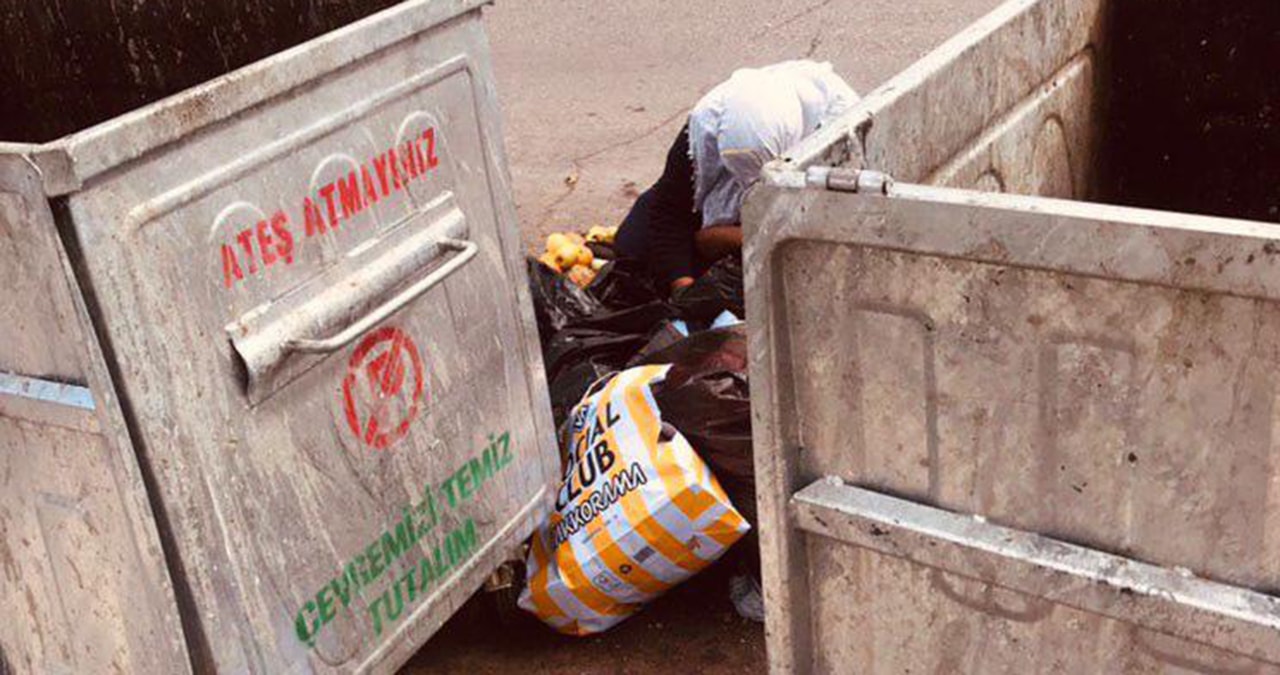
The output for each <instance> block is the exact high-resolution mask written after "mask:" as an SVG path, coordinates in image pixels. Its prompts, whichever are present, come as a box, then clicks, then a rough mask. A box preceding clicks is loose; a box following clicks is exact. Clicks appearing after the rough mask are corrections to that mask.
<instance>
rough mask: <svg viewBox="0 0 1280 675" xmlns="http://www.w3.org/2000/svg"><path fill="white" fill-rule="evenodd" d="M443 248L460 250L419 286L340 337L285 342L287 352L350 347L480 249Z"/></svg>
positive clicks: (448, 242) (470, 245)
mask: <svg viewBox="0 0 1280 675" xmlns="http://www.w3.org/2000/svg"><path fill="white" fill-rule="evenodd" d="M439 244H440V248H441V249H443V250H446V251H458V252H459V254H458V255H456V256H454V257H453V258H452V259H450V260H449V262H447V263H445V264H444V265H442V266H440V268H438V269H436V270H435V271H434V272H432V273H431V274H428V275H427V276H425V277H423V279H422V280H421V281H419V282H418V283H416V284H414V285H412V286H410V287H409V288H406V289H405V290H404V291H403V292H401V293H400V294H399V295H397V296H395V297H394V298H391V299H390V300H388V301H387V302H385V303H383V304H382V305H379V306H378V307H377V308H375V309H374V310H373V311H371V312H369V313H368V314H365V315H364V316H363V317H361V318H360V319H359V320H358V321H356V322H355V323H352V324H351V325H349V326H347V327H346V328H344V329H343V330H342V332H340V333H338V334H337V335H334V336H331V337H327V338H322V339H310V338H295V339H292V340H288V341H286V342H285V343H284V351H285V352H299V353H303V354H328V353H330V352H335V351H337V350H339V349H342V348H343V347H345V346H347V345H349V344H351V343H352V342H354V341H355V339H356V338H358V337H360V336H361V335H364V334H365V333H367V332H369V329H371V328H373V327H374V326H376V325H378V324H380V323H382V322H383V321H385V320H386V319H387V318H388V317H390V316H391V315H392V314H395V313H396V312H398V311H400V310H402V309H404V308H405V306H406V305H408V304H409V303H411V302H413V301H414V300H417V299H418V298H419V297H420V296H421V295H422V294H423V293H426V292H427V291H429V290H431V289H432V288H434V287H435V286H437V285H439V284H440V282H442V281H444V280H445V279H446V278H448V276H449V275H451V274H453V273H454V272H457V271H458V270H460V269H462V267H463V266H464V265H466V264H467V263H468V262H470V261H471V259H472V258H474V257H476V254H477V253H479V252H480V246H479V245H478V244H476V243H475V242H474V241H466V240H463V239H441V240H440V242H439Z"/></svg>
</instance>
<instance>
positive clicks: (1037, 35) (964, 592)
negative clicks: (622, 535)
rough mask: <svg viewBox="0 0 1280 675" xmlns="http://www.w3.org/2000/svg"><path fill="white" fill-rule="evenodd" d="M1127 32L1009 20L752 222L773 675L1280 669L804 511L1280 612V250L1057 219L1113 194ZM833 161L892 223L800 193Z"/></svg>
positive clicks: (957, 45)
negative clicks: (1105, 131) (932, 522)
mask: <svg viewBox="0 0 1280 675" xmlns="http://www.w3.org/2000/svg"><path fill="white" fill-rule="evenodd" d="M1105 10H1106V7H1105V3H1101V2H1098V1H1096V0H1017V1H1014V2H1009V3H1006V5H1004V6H1002V7H1001V8H999V9H997V10H996V11H995V12H993V13H992V15H990V16H989V17H987V18H985V19H983V20H981V21H979V22H978V23H977V24H975V25H974V26H973V27H971V28H970V29H968V30H967V31H965V32H964V33H962V34H961V35H959V36H957V38H956V39H955V40H954V41H953V42H951V43H949V44H947V45H944V46H943V47H941V48H940V49H939V50H938V51H937V52H935V53H934V54H932V55H930V56H929V57H926V58H925V59H924V60H922V61H921V62H920V63H918V64H917V65H915V66H913V67H912V68H910V69H908V70H907V71H905V72H904V73H903V75H902V76H900V77H899V78H896V79H895V80H892V81H891V82H889V83H888V84H886V85H885V86H884V87H882V88H881V89H880V90H877V91H876V92H873V93H871V94H870V95H868V97H867V98H866V99H865V100H864V101H863V102H862V104H861V105H860V106H859V107H858V108H856V109H855V110H853V111H852V112H851V113H850V114H849V116H848V117H846V118H845V119H844V120H842V121H841V122H840V123H837V124H833V125H831V127H829V128H828V129H827V130H826V131H824V132H821V133H820V135H819V137H818V138H815V139H811V140H810V141H807V142H806V143H804V144H802V145H801V146H800V147H798V148H796V149H795V150H794V151H793V152H792V153H791V155H792V158H791V160H790V161H789V162H780V163H778V164H776V165H775V166H773V167H771V175H770V176H769V182H770V183H771V184H770V185H767V186H762V187H761V188H758V189H757V190H756V191H755V192H754V193H753V194H752V195H751V197H750V198H749V200H748V208H747V210H746V219H745V223H746V226H747V227H748V228H749V236H748V247H747V297H748V302H749V304H750V309H749V311H750V313H752V316H754V317H757V318H758V321H757V322H756V323H754V324H753V326H752V364H753V369H754V370H755V372H754V373H753V378H752V379H753V383H754V386H753V392H752V394H753V403H754V405H753V414H754V416H755V427H754V428H755V429H756V436H755V441H756V452H757V474H758V476H759V480H760V481H761V487H760V495H761V509H762V515H761V517H762V524H761V535H762V553H763V557H764V561H765V586H766V589H765V590H766V599H767V606H768V607H769V611H770V616H769V637H770V644H769V650H770V663H771V667H772V669H773V671H774V672H779V673H782V672H886V673H888V672H906V671H908V670H910V671H911V672H922V671H927V672H1187V671H1191V672H1214V673H1217V672H1276V671H1277V664H1274V663H1264V662H1262V661H1259V660H1257V659H1256V658H1252V657H1248V656H1243V655H1241V654H1239V653H1226V652H1222V651H1215V650H1213V649H1210V648H1207V647H1204V646H1203V645H1199V644H1196V643H1193V642H1190V641H1187V640H1181V639H1174V638H1170V637H1169V636H1167V635H1158V634H1155V633H1152V632H1151V631H1149V630H1145V629H1143V627H1142V625H1141V623H1140V622H1137V623H1126V622H1120V621H1115V620H1113V619H1105V618H1103V617H1101V616H1098V615H1096V614H1091V613H1089V612H1084V611H1081V610H1079V609H1072V608H1068V607H1065V606H1063V605H1061V604H1057V603H1053V602H1048V601H1045V600H1043V599H1041V598H1037V597H1036V596H1034V595H1026V594H1019V593H1014V592H1012V591H1009V590H1007V589H1002V588H999V587H997V586H993V585H992V584H991V583H985V582H984V581H983V579H984V578H986V579H987V581H988V582H989V581H990V580H991V579H992V578H994V577H995V576H997V575H996V574H995V573H994V572H991V573H984V572H982V571H979V572H978V573H973V572H972V571H970V574H969V576H957V575H954V574H945V573H941V572H936V571H931V570H929V569H928V568H926V567H924V566H921V565H919V564H912V563H909V562H907V561H904V560H902V559H899V558H894V557H890V556H886V555H883V554H879V553H873V552H868V551H866V550H863V549H859V548H855V547H852V546H849V545H845V544H841V543H838V542H837V541H836V540H835V539H831V538H826V537H818V536H813V535H805V534H803V533H801V532H799V531H798V530H796V529H795V527H794V521H793V520H792V512H791V511H790V509H791V508H792V507H791V505H790V504H791V502H790V500H791V497H792V495H793V494H794V493H795V492H796V491H797V490H800V489H801V488H803V487H805V486H806V485H808V484H810V483H812V482H813V481H815V480H817V479H819V478H821V477H823V476H838V477H841V478H843V479H844V480H846V481H848V482H850V483H853V484H856V485H860V486H865V487H869V488H872V489H876V490H879V491H883V492H886V493H889V494H894V495H898V496H903V497H907V498H909V499H913V500H918V501H920V502H922V503H926V504H931V505H936V506H941V507H943V508H946V509H952V510H956V511H960V512H964V513H977V514H981V515H983V516H985V517H987V518H989V519H991V520H992V521H993V522H997V523H1000V524H1002V525H1007V526H1009V527H1013V528H1017V529H1019V530H1025V531H1028V532H1035V533H1041V534H1045V535H1048V536H1053V537H1057V538H1060V539H1063V540H1066V541H1070V542H1075V543H1079V544H1082V545H1085V546H1088V547H1092V548H1096V549H1098V550H1101V551H1107V552H1111V553H1115V554H1118V555H1120V556H1122V557H1126V558H1135V559H1139V560H1145V561H1149V562H1153V563H1156V564H1159V565H1163V566H1166V567H1169V568H1185V569H1188V570H1190V571H1191V572H1193V573H1195V574H1199V575H1203V576H1204V577H1206V578H1209V579H1213V580H1216V581H1220V582H1223V583H1226V584H1235V585H1239V586H1242V587H1245V588H1249V589H1257V590H1259V591H1261V592H1263V593H1266V592H1268V591H1274V590H1275V589H1277V588H1280V538H1277V535H1276V532H1277V531H1280V530H1277V527H1278V526H1280V522H1278V521H1280V489H1278V488H1277V485H1280V479H1278V478H1277V476H1280V453H1277V451H1276V449H1275V446H1274V443H1273V441H1272V436H1273V434H1274V432H1273V429H1274V426H1275V421H1274V416H1273V410H1274V408H1275V400H1276V398H1275V397H1276V394H1277V391H1276V389H1275V387H1274V385H1273V383H1272V382H1271V380H1272V378H1270V377H1269V373H1271V372H1274V369H1275V368H1276V366H1277V365H1280V364H1277V362H1276V361H1277V359H1280V343H1278V342H1277V341H1276V339H1275V338H1274V337H1273V334H1274V331H1275V330H1276V328H1280V326H1276V325H1274V324H1275V316H1276V306H1275V305H1276V301H1277V300H1280V266H1278V262H1277V261H1276V259H1275V257H1274V255H1273V254H1272V252H1273V251H1274V250H1275V248H1274V243H1273V239H1272V236H1273V233H1272V231H1271V230H1270V229H1269V228H1267V226H1265V225H1261V224H1256V223H1246V222H1240V221H1227V220H1215V219H1200V218H1196V217H1193V216H1183V215H1181V214H1167V213H1160V212H1152V211H1135V210H1127V209H1115V208H1112V207H1104V206H1099V205H1093V204H1087V203H1084V202H1068V201H1049V200H1043V199H1039V198H1038V196H1047V197H1057V198H1075V199H1083V198H1087V197H1089V196H1091V195H1093V194H1095V193H1096V192H1095V188H1094V186H1093V185H1091V184H1090V181H1092V180H1093V179H1094V177H1095V175H1096V157H1097V156H1098V147H1097V142H1098V134H1097V126H1098V110H1099V108H1098V101H1097V96H1096V95H1095V92H1096V91H1098V89H1097V86H1096V81H1097V80H1096V78H1097V77H1098V74H1097V72H1096V64H1097V63H1098V62H1099V60H1100V59H1104V57H1105V49H1106V44H1105V41H1103V38H1102V36H1104V35H1105V31H1104V28H1105V25H1104V23H1105V21H1104V18H1105V15H1106V11H1105ZM827 163H834V164H839V165H845V166H851V167H867V168H871V169H876V170H883V171H886V172H888V173H890V174H891V175H893V176H894V178H896V179H898V180H899V183H898V185H897V187H896V188H895V189H894V191H892V192H891V196H890V197H888V198H885V197H880V196H872V195H853V194H847V193H837V192H829V191H826V190H820V189H814V188H807V189H799V186H803V185H805V183H806V180H807V179H806V174H805V173H804V172H803V171H802V169H807V168H812V167H818V166H821V165H823V164H827ZM912 182H915V183H926V184H930V185H945V186H949V187H960V188H971V189H975V190H979V192H964V191H954V190H941V189H935V188H930V187H921V186H916V185H910V184H908V183H912ZM994 192H1007V193H1017V194H1022V195H1035V196H1037V197H1018V196H1002V195H996V194H990V193H994ZM1115 601H1116V602H1123V598H1120V597H1118V596H1117V597H1116V599H1115Z"/></svg>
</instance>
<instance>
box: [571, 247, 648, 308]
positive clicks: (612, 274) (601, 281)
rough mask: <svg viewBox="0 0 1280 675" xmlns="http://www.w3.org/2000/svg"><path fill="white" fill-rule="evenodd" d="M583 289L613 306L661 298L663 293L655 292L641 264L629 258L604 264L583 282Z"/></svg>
mask: <svg viewBox="0 0 1280 675" xmlns="http://www.w3.org/2000/svg"><path fill="white" fill-rule="evenodd" d="M587 292H588V293H590V294H591V297H592V298H594V299H595V300H596V301H597V302H599V303H600V304H602V305H604V306H606V307H611V308H614V309H623V308H627V307H635V306H636V305H643V304H646V303H650V302H661V301H662V300H663V298H664V297H665V296H664V295H661V294H659V293H658V289H657V287H656V286H655V285H654V282H653V277H652V276H651V275H650V274H649V273H648V271H647V270H646V269H645V266H644V264H643V263H641V262H639V261H637V260H634V259H630V258H627V259H622V260H615V261H613V262H610V263H609V264H608V265H605V266H604V269H602V270H600V273H599V274H597V275H596V279H595V281H593V282H591V285H589V286H587Z"/></svg>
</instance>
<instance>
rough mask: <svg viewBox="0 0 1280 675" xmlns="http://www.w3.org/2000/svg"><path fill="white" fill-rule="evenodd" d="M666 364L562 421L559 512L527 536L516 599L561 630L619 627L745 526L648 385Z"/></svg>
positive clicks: (639, 371) (636, 371)
mask: <svg viewBox="0 0 1280 675" xmlns="http://www.w3.org/2000/svg"><path fill="white" fill-rule="evenodd" d="M670 368H671V367H670V366H644V367H640V368H633V369H631V370H627V371H625V372H622V373H619V374H618V375H615V376H614V377H613V378H612V379H611V380H608V381H607V383H606V384H604V385H603V386H600V385H597V386H596V387H595V388H593V390H592V391H589V392H587V395H586V397H584V398H583V400H582V402H581V403H579V404H578V406H577V407H576V408H574V410H573V413H572V414H571V416H570V418H569V424H570V430H571V433H570V438H571V441H572V446H571V448H570V450H571V451H570V453H569V460H568V467H567V469H566V470H565V477H564V481H563V483H562V484H561V486H560V492H559V494H558V495H557V499H556V510H555V512H554V513H552V514H551V519H550V521H549V522H548V523H547V525H546V526H544V527H543V528H541V529H540V530H539V531H538V532H537V533H536V534H535V535H534V537H533V545H532V550H531V551H530V553H529V561H528V584H527V585H526V586H525V589H524V591H523V592H522V593H521V594H520V606H521V607H523V608H524V609H525V610H527V611H529V612H532V613H533V614H535V615H537V616H538V618H540V619H542V621H543V622H545V623H546V624H548V625H550V626H551V627H553V628H555V629H556V630H558V631H560V632H562V633H566V634H569V635H591V634H593V633H599V632H601V631H604V630H608V629H609V628H611V627H613V626H615V625H617V624H618V623H619V622H621V621H622V620H623V619H625V618H627V617H628V616H630V615H632V614H634V613H635V612H636V611H638V610H639V609H640V607H641V606H643V605H644V603H646V602H649V601H650V600H653V599H654V598H656V597H658V596H660V595H662V594H663V593H664V592H666V591H667V589H669V588H671V587H673V586H675V585H676V584H679V583H680V582H682V581H684V580H685V579H688V578H689V577H691V576H693V575H694V574H697V573H698V572H699V571H701V570H702V569H703V568H705V567H707V566H708V565H710V564H711V563H713V562H715V561H716V560H717V559H718V558H719V557H720V556H721V555H723V554H724V552H725V551H726V550H728V548H729V547H730V546H732V545H733V543H734V542H736V541H737V540H738V539H740V538H741V537H742V535H744V534H746V532H747V530H749V529H750V527H751V526H750V525H749V524H747V521H746V520H745V519H744V518H743V517H742V516H741V515H740V514H739V513H738V511H737V509H735V508H734V507H733V504H731V503H730V502H729V497H728V496H727V495H725V492H724V490H723V489H721V487H720V484H719V483H718V482H716V479H715V476H713V475H712V474H711V471H710V469H708V468H707V465H706V464H705V463H704V462H703V461H702V459H701V458H700V457H698V455H697V453H695V452H694V451H693V448H692V447H690V446H689V442H688V441H686V440H685V438H684V436H682V435H680V433H679V432H678V431H675V430H674V429H673V428H672V427H670V426H669V425H668V426H667V427H666V429H665V431H664V428H663V424H662V414H661V412H660V411H659V409H658V405H657V403H656V402H655V401H654V396H653V387H654V385H657V384H659V383H660V382H662V380H663V378H665V377H666V375H667V371H668V370H670Z"/></svg>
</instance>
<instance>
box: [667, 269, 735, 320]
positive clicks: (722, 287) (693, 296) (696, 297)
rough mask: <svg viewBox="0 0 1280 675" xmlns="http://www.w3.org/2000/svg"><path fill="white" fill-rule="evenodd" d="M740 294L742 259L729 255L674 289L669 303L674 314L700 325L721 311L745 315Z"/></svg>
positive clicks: (714, 317) (712, 318) (713, 318)
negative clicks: (694, 278) (677, 289)
mask: <svg viewBox="0 0 1280 675" xmlns="http://www.w3.org/2000/svg"><path fill="white" fill-rule="evenodd" d="M744 295H745V294H744V293H743V286H742V258H741V257H740V256H729V257H727V258H722V259H721V260H720V261H719V262H717V263H715V264H714V265H712V266H711V268H710V269H708V270H707V271H706V273H705V274H703V275H702V276H700V277H698V279H697V280H696V281H694V282H693V285H692V286H689V287H688V288H685V289H683V290H680V291H677V292H676V293H675V295H674V296H673V297H672V298H671V304H672V305H673V306H674V307H675V312H676V316H677V317H679V318H681V319H684V320H685V321H688V322H690V323H693V324H696V325H698V326H699V327H701V326H705V325H707V324H710V323H711V322H712V321H715V319H716V317H717V316H720V314H721V313H723V312H725V311H729V312H733V314H734V316H737V317H738V318H739V319H745V318H747V317H746V303H745V302H744V300H743V296H744Z"/></svg>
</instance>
